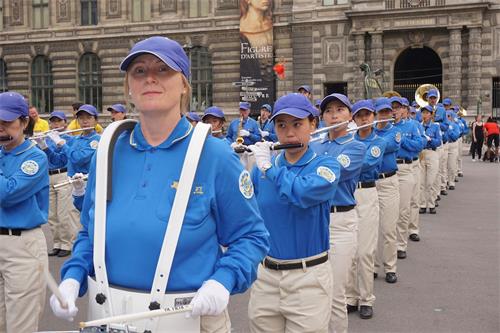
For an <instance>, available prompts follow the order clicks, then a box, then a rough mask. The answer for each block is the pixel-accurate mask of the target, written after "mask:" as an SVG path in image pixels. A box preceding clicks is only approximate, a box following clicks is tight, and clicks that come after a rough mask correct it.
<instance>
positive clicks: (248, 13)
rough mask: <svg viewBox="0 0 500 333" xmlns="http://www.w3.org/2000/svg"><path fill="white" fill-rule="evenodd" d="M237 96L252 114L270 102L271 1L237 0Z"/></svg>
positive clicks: (272, 74) (271, 87) (272, 73)
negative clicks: (238, 43)
mask: <svg viewBox="0 0 500 333" xmlns="http://www.w3.org/2000/svg"><path fill="white" fill-rule="evenodd" d="M239 3H240V82H238V83H239V85H241V90H240V99H241V101H247V102H250V104H251V108H252V113H251V114H252V115H257V114H258V113H259V110H260V107H261V106H262V105H263V104H269V105H271V106H272V105H273V103H274V100H275V91H274V72H273V65H274V60H273V59H274V57H273V55H274V52H273V15H272V8H273V1H272V0H240V1H239Z"/></svg>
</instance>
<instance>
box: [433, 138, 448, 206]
mask: <svg viewBox="0 0 500 333" xmlns="http://www.w3.org/2000/svg"><path fill="white" fill-rule="evenodd" d="M449 147H450V144H449V143H445V144H444V145H443V148H442V149H441V150H439V172H438V178H437V180H436V183H437V188H438V190H437V194H439V192H440V191H443V190H446V183H447V182H448V151H449ZM436 198H437V195H436ZM436 198H434V200H435V199H436Z"/></svg>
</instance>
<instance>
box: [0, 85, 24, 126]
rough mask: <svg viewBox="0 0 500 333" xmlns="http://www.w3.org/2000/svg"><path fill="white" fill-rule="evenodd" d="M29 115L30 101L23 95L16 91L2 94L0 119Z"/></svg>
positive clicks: (14, 118)
mask: <svg viewBox="0 0 500 333" xmlns="http://www.w3.org/2000/svg"><path fill="white" fill-rule="evenodd" d="M28 116H29V113H28V102H26V99H25V98H24V96H23V95H21V94H19V93H16V92H14V91H9V92H4V93H1V94H0V120H3V121H14V120H16V119H17V118H20V117H28Z"/></svg>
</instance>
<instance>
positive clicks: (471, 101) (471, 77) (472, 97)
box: [467, 27, 482, 110]
mask: <svg viewBox="0 0 500 333" xmlns="http://www.w3.org/2000/svg"><path fill="white" fill-rule="evenodd" d="M481 52H482V50H481V27H472V28H469V63H468V73H467V78H468V80H467V81H468V94H467V101H468V108H469V109H473V110H476V105H477V101H478V99H479V97H480V93H481Z"/></svg>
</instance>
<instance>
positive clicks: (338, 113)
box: [312, 93, 366, 333]
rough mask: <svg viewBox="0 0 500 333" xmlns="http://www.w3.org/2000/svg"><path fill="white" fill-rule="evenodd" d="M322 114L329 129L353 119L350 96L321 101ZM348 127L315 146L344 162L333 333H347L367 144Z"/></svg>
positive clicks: (335, 228)
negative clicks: (348, 289)
mask: <svg viewBox="0 0 500 333" xmlns="http://www.w3.org/2000/svg"><path fill="white" fill-rule="evenodd" d="M320 107H321V112H322V114H321V115H322V117H323V120H324V121H325V125H326V126H331V125H335V124H340V123H343V122H346V121H351V120H352V111H351V103H350V102H349V99H348V98H347V96H345V95H342V94H337V93H334V94H331V95H328V96H326V97H325V98H324V99H323V101H322V102H321V106H320ZM347 128H348V124H345V125H342V126H339V127H337V128H334V129H331V130H330V131H329V132H328V136H326V137H325V138H323V139H321V140H320V141H316V142H314V143H313V144H312V148H313V149H314V151H315V152H316V153H317V154H320V155H322V154H328V155H330V156H332V157H333V158H336V159H337V161H338V162H339V163H340V166H341V168H340V180H339V185H338V189H337V192H336V193H335V196H334V198H333V199H332V200H331V202H330V204H331V210H330V213H331V214H330V248H331V254H332V260H331V263H332V268H333V281H334V284H333V299H332V317H331V320H330V330H331V331H332V330H333V331H335V332H337V333H340V332H347V326H348V320H347V301H346V285H347V279H348V276H349V270H350V269H351V268H352V263H353V259H354V255H355V253H356V246H357V230H358V214H357V212H356V210H355V209H354V208H355V206H356V199H355V198H354V191H355V190H356V186H357V184H358V180H359V175H360V173H361V167H362V166H363V159H364V156H365V150H366V148H365V145H364V144H362V143H361V142H359V141H357V140H355V139H354V134H352V133H348V132H347Z"/></svg>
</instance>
